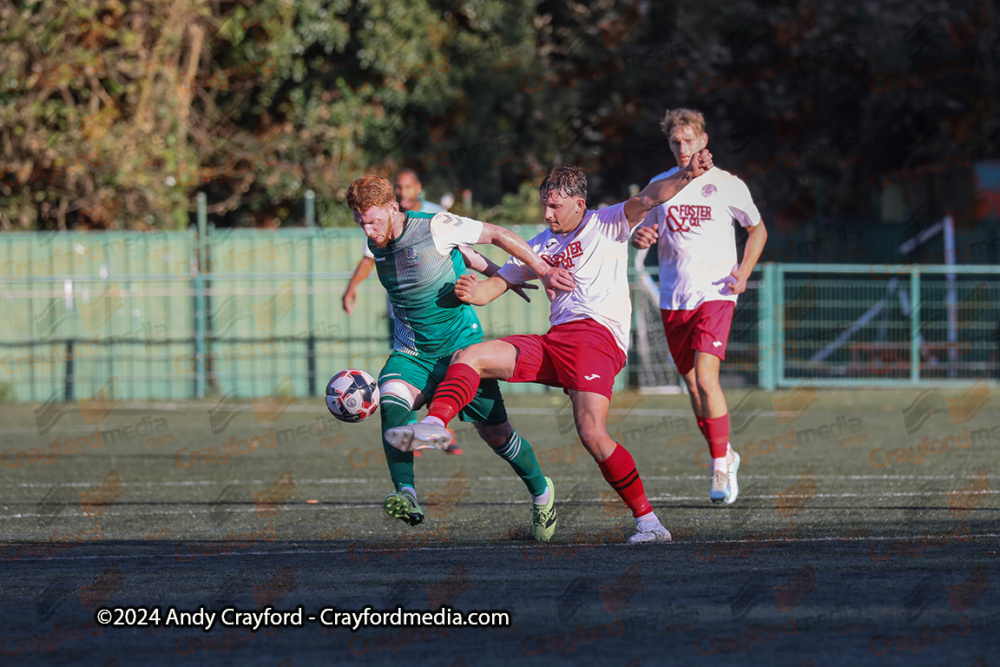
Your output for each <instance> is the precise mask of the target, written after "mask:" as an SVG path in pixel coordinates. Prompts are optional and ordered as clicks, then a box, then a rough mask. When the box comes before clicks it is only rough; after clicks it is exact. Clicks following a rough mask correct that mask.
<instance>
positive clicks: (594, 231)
mask: <svg viewBox="0 0 1000 667" xmlns="http://www.w3.org/2000/svg"><path fill="white" fill-rule="evenodd" d="M629 236H631V230H630V229H629V226H628V220H627V219H626V218H625V203H624V202H622V203H619V204H615V205H614V206H608V207H607V208H602V209H599V210H597V211H585V212H584V214H583V221H582V222H581V223H580V225H579V227H577V228H576V229H575V230H573V231H572V232H569V233H567V234H555V233H553V232H552V231H551V230H549V229H546V230H545V231H543V232H542V233H541V234H539V235H538V236H536V237H534V238H533V239H531V240H530V241H529V242H528V245H530V246H531V247H532V248H533V249H534V250H535V252H537V253H538V254H539V255H540V256H541V258H542V259H543V260H545V262H546V263H548V264H549V265H551V266H561V267H563V268H564V269H567V270H568V271H569V272H570V273H572V274H573V279H574V280H575V281H576V287H575V288H574V289H573V291H572V292H557V293H556V297H555V299H553V301H552V310H551V313H550V314H549V324H550V325H552V326H555V325H557V324H565V323H567V322H575V321H577V320H582V319H586V318H588V317H589V318H592V319H594V320H595V321H597V322H598V323H600V324H601V325H603V326H604V327H606V328H607V329H608V331H610V332H611V335H612V336H614V338H615V342H617V343H618V347H620V348H621V349H622V351H623V352H626V353H627V352H628V345H629V332H630V330H631V328H632V302H631V300H630V299H629V291H628V245H627V244H628V240H629ZM499 275H500V276H501V277H502V278H503V279H504V280H506V281H507V282H509V283H511V284H514V285H518V284H520V283H523V282H524V281H526V280H533V279H537V278H538V275H537V274H536V273H535V272H534V271H533V270H531V268H529V267H528V266H525V264H524V263H523V262H521V261H520V260H519V259H517V258H516V257H511V258H510V259H509V260H507V263H506V264H504V265H503V267H502V268H501V269H500V271H499Z"/></svg>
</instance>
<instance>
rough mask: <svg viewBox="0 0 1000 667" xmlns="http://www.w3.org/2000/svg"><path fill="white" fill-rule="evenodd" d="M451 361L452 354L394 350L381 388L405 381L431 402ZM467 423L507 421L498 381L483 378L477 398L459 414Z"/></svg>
mask: <svg viewBox="0 0 1000 667" xmlns="http://www.w3.org/2000/svg"><path fill="white" fill-rule="evenodd" d="M450 363H451V355H450V354H449V355H447V356H444V357H436V358H433V357H432V358H427V357H415V356H413V355H409V354H402V353H399V352H395V351H393V352H392V354H390V355H389V358H388V359H387V360H386V362H385V366H383V367H382V372H381V373H379V376H378V384H379V386H380V387H381V386H382V385H383V384H384V383H385V382H388V381H390V380H402V381H404V382H408V383H410V384H412V385H413V386H414V387H416V388H417V389H419V390H420V391H422V392H423V393H424V396H425V397H426V399H427V401H430V399H431V397H432V396H433V395H434V391H435V390H436V389H437V386H438V384H440V383H441V380H443V379H444V375H445V373H447V372H448V365H449V364H450ZM458 417H459V419H461V420H462V421H464V422H478V423H480V424H502V423H504V422H505V421H507V409H506V408H505V407H504V404H503V395H501V394H500V383H499V382H497V381H496V380H483V381H482V382H480V383H479V390H478V391H477V392H476V397H475V398H474V399H472V402H471V403H469V404H468V405H467V406H465V408H464V409H463V410H462V411H461V412H460V413H458Z"/></svg>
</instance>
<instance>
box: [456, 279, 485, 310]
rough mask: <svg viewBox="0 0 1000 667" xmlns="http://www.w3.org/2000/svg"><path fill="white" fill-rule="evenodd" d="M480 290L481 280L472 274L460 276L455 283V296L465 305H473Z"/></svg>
mask: <svg viewBox="0 0 1000 667" xmlns="http://www.w3.org/2000/svg"><path fill="white" fill-rule="evenodd" d="M478 289H479V278H477V277H476V276H474V275H472V274H471V273H467V274H465V275H462V276H459V277H458V280H456V281H455V296H457V297H458V299H459V301H462V302H463V303H472V300H473V298H475V296H476V291H477V290H478Z"/></svg>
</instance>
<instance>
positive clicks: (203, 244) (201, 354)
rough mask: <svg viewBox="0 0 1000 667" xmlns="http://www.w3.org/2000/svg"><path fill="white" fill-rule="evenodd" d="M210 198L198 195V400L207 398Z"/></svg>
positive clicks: (195, 286)
mask: <svg viewBox="0 0 1000 667" xmlns="http://www.w3.org/2000/svg"><path fill="white" fill-rule="evenodd" d="M207 200H208V197H207V196H206V195H205V193H204V192H199V193H198V241H197V245H196V248H197V249H196V251H195V253H196V254H195V256H196V257H197V260H198V261H197V264H196V265H195V272H194V387H195V396H196V397H197V398H205V329H206V326H205V322H206V320H207V316H208V314H207V313H206V312H205V279H204V277H203V272H204V269H205V264H206V261H205V260H206V259H207V258H208V245H207V244H208V204H207Z"/></svg>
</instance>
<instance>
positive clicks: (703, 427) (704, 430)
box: [698, 417, 712, 442]
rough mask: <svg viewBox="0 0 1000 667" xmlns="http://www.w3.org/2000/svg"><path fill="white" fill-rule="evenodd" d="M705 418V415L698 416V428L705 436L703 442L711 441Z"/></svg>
mask: <svg viewBox="0 0 1000 667" xmlns="http://www.w3.org/2000/svg"><path fill="white" fill-rule="evenodd" d="M706 419H707V417H698V430H699V431H701V434H702V435H703V436H705V442H712V439H711V438H710V437H709V436H708V422H706V421H705V420H706Z"/></svg>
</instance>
